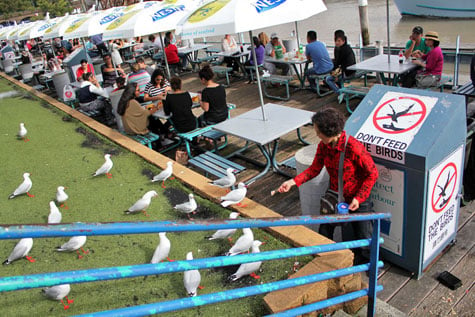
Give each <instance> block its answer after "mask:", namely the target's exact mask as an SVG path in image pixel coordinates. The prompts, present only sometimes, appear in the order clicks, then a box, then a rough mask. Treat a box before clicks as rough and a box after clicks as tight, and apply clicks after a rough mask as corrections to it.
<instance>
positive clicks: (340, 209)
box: [337, 203, 349, 215]
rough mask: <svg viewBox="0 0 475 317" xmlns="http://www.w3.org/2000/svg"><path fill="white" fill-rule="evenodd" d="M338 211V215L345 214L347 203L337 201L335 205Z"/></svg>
mask: <svg viewBox="0 0 475 317" xmlns="http://www.w3.org/2000/svg"><path fill="white" fill-rule="evenodd" d="M337 209H338V213H339V214H340V215H345V214H347V213H348V210H349V209H348V204H347V203H339V204H338V205H337Z"/></svg>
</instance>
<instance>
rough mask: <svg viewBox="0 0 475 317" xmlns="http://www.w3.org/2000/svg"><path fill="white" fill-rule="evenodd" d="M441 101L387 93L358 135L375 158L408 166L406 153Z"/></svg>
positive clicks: (425, 97)
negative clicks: (433, 109) (435, 106)
mask: <svg viewBox="0 0 475 317" xmlns="http://www.w3.org/2000/svg"><path fill="white" fill-rule="evenodd" d="M437 100H438V98H435V97H427V96H418V95H411V94H403V93H397V92H387V93H386V94H384V96H383V97H382V98H381V99H380V100H379V102H378V104H377V105H376V106H375V107H374V109H373V111H372V112H371V114H370V115H369V116H368V118H367V119H366V121H365V122H364V124H363V125H362V126H361V128H360V129H359V130H358V132H357V133H356V136H355V137H356V139H357V140H359V141H361V142H363V143H364V144H365V146H366V149H367V151H368V152H369V153H370V154H371V155H372V156H374V157H379V158H382V159H384V160H389V161H393V162H397V163H401V164H404V163H405V152H406V150H407V149H408V147H409V145H410V144H411V142H412V140H413V139H414V137H415V135H416V134H417V133H418V132H419V130H420V128H421V127H422V125H423V124H424V122H425V120H426V119H427V117H428V116H429V114H430V112H431V111H432V108H433V107H434V105H435V104H436V103H437Z"/></svg>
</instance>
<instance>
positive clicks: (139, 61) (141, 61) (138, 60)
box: [135, 57, 155, 76]
mask: <svg viewBox="0 0 475 317" xmlns="http://www.w3.org/2000/svg"><path fill="white" fill-rule="evenodd" d="M135 62H136V63H137V64H139V68H140V69H143V70H145V71H146V72H147V73H148V74H149V75H150V76H152V74H153V71H154V70H155V68H153V67H152V66H150V65H147V64H145V60H144V59H143V57H137V58H136V59H135Z"/></svg>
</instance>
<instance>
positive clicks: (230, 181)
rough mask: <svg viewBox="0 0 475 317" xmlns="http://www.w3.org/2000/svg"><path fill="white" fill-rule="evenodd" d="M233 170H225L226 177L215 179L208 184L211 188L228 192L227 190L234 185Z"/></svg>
mask: <svg viewBox="0 0 475 317" xmlns="http://www.w3.org/2000/svg"><path fill="white" fill-rule="evenodd" d="M234 172H235V170H234V168H228V169H226V175H225V176H223V177H221V178H219V179H216V180H214V181H211V182H209V183H210V184H211V185H213V186H217V187H219V188H226V189H227V190H228V191H229V188H230V187H232V186H234V183H236V176H235V175H234Z"/></svg>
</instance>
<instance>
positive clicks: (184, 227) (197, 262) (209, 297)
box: [0, 213, 390, 316]
mask: <svg viewBox="0 0 475 317" xmlns="http://www.w3.org/2000/svg"><path fill="white" fill-rule="evenodd" d="M389 217H390V214H384V213H371V214H368V213H366V214H352V215H334V216H318V217H312V216H301V217H288V218H263V219H233V220H231V219H229V220H228V219H227V220H216V221H179V222H173V221H155V222H153V221H152V222H120V223H89V224H86V223H73V224H57V225H8V226H5V225H0V240H1V239H17V238H26V237H31V238H46V237H60V236H76V235H89V236H91V235H116V234H143V233H157V232H183V231H202V230H217V229H230V228H262V227H278V226H294V225H314V224H324V223H343V222H350V221H370V220H372V221H373V222H374V226H373V234H372V238H371V239H362V240H355V241H349V242H340V243H332V244H326V245H317V246H309V247H300V248H291V249H285V250H276V251H265V252H261V253H251V254H242V255H237V256H233V257H226V256H221V257H214V258H205V259H194V260H189V261H175V262H170V263H157V264H142V265H131V266H121V267H109V268H98V269H88V270H78V271H68V272H53V273H44V274H34V275H26V276H12V277H3V278H0V292H6V291H13V290H21V289H29V288H36V287H45V286H53V285H59V284H68V283H69V284H73V283H84V282H95V281H104V280H112V279H122V278H132V277H137V276H147V275H157V274H167V273H175V272H182V271H188V270H194V269H209V268H215V267H222V266H229V265H237V264H242V263H250V262H256V261H269V260H275V259H282V258H288V257H295V256H303V255H311V254H317V253H323V252H330V251H336V250H343V249H351V248H358V247H369V248H370V250H371V252H370V254H371V258H370V263H367V264H362V265H358V266H353V267H349V268H344V269H340V270H334V271H329V272H324V273H319V274H314V275H308V276H303V277H299V278H295V279H289V280H284V281H277V282H272V283H266V284H261V285H256V286H250V287H244V288H239V289H234V290H229V291H224V292H218V293H213V294H205V295H200V296H197V297H192V298H181V299H176V300H171V301H165V302H158V303H153V304H146V305H140V306H133V307H127V308H121V309H115V310H110V311H104V312H97V313H92V314H87V316H116V315H122V316H146V315H150V314H157V313H163V312H171V311H175V310H180V309H186V308H191V307H196V306H201V305H207V304H212V303H218V302H222V301H227V300H232V299H237V298H242V297H247V296H253V295H257V294H263V293H267V292H271V291H276V290H280V289H286V288H291V287H295V286H299V285H303V284H309V283H315V282H319V281H323V280H326V279H332V278H336V277H340V276H344V275H349V274H354V273H359V272H364V271H369V287H368V288H367V289H363V290H360V291H357V292H353V293H349V294H345V295H342V296H338V297H334V298H330V299H327V300H324V301H321V302H317V303H313V304H309V305H305V306H301V307H299V308H296V309H292V310H288V311H286V312H281V313H279V314H276V316H295V315H300V314H303V313H306V312H310V311H314V310H317V309H321V308H324V307H328V306H332V305H335V304H337V303H342V302H345V301H348V300H352V299H355V298H358V297H362V296H368V316H374V313H375V300H376V292H378V291H380V290H381V289H382V286H379V285H377V271H378V267H380V266H382V265H383V264H382V262H380V261H378V259H379V245H380V243H382V242H383V240H382V238H380V237H379V235H380V220H381V219H385V218H389Z"/></svg>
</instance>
